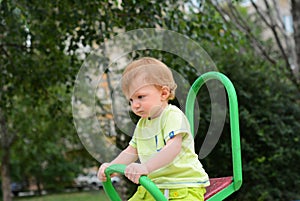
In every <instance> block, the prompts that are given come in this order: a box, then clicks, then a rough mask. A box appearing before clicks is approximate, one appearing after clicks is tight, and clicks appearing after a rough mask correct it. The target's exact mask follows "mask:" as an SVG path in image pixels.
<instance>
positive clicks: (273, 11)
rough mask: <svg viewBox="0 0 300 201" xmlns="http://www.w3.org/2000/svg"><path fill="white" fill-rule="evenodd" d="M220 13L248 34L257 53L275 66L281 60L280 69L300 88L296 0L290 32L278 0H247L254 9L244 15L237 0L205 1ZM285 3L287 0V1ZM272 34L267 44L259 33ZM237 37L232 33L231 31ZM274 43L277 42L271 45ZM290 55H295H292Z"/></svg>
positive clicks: (292, 3)
mask: <svg viewBox="0 0 300 201" xmlns="http://www.w3.org/2000/svg"><path fill="white" fill-rule="evenodd" d="M207 2H208V3H209V4H210V5H212V6H213V7H214V8H215V9H216V11H217V12H218V13H219V14H220V15H221V16H222V19H223V20H224V23H225V24H226V25H228V27H230V28H233V29H235V30H239V31H240V32H241V33H243V34H245V35H246V37H247V38H249V42H250V43H251V44H252V46H253V48H254V49H255V50H256V51H257V55H258V56H260V55H261V56H262V57H263V58H264V59H266V60H267V61H269V62H270V64H271V66H274V65H276V64H277V63H278V61H280V60H283V61H284V62H285V64H284V65H283V64H282V65H280V67H281V68H283V69H284V70H283V72H285V73H287V74H288V75H289V77H290V79H291V81H292V82H294V84H295V85H296V86H297V87H298V89H300V84H299V83H300V81H299V66H300V63H299V33H298V32H299V21H300V17H299V14H298V12H297V11H296V10H297V8H298V7H299V5H298V4H299V2H297V1H291V5H290V6H291V14H292V16H293V25H294V34H293V36H289V34H288V33H287V30H286V29H285V25H284V23H283V20H282V17H283V16H282V15H281V14H280V12H279V1H268V0H264V1H263V2H262V3H261V4H258V3H256V2H255V1H254V0H250V2H251V4H252V6H253V8H254V11H253V12H252V13H251V14H250V15H244V14H243V11H244V12H245V10H244V9H241V7H240V6H239V2H240V1H221V3H219V2H218V1H213V0H210V1H207ZM286 3H287V4H288V1H286ZM266 33H268V34H271V36H270V37H268V39H270V40H272V41H273V42H271V43H270V44H269V45H266V43H264V42H263V40H265V41H266V39H263V37H262V35H263V34H265V35H266ZM232 36H233V37H236V36H235V35H232ZM273 44H276V47H275V48H274V46H273ZM293 55H296V56H295V57H294V56H293Z"/></svg>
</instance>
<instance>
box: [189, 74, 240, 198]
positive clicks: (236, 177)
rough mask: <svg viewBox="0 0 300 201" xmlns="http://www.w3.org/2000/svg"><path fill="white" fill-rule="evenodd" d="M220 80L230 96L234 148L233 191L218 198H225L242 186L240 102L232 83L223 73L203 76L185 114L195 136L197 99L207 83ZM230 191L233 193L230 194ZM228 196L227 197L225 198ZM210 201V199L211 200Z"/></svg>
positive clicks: (225, 191)
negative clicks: (195, 106)
mask: <svg viewBox="0 0 300 201" xmlns="http://www.w3.org/2000/svg"><path fill="white" fill-rule="evenodd" d="M212 79H216V80H219V81H220V82H221V83H222V84H223V85H224V86H225V89H226V91H227V94H228V99H229V118H230V132H231V147H232V163H233V189H231V188H228V189H227V188H226V189H227V190H225V189H224V191H220V192H218V193H217V194H216V196H221V197H222V195H223V196H224V198H226V197H227V196H228V195H230V194H231V193H233V192H234V191H237V190H238V189H239V188H240V187H241V185H242V159H241V147H240V129H239V114H238V102H237V96H236V91H235V89H234V86H233V84H232V82H231V81H230V80H229V79H228V78H227V77H226V76H225V75H224V74H222V73H219V72H208V73H205V74H203V75H201V76H200V77H199V78H198V79H197V80H196V81H195V82H194V84H193V85H192V87H191V89H190V91H189V93H188V97H187V101H186V107H185V114H186V116H187V118H188V120H189V122H190V125H191V132H192V134H193V135H195V134H194V105H195V100H196V97H197V93H198V92H199V90H200V88H201V87H202V86H203V84H204V83H205V82H207V81H208V80H212ZM228 191H232V192H231V193H230V194H228ZM225 196H226V197H225ZM209 200H210V199H209Z"/></svg>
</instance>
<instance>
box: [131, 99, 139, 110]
mask: <svg viewBox="0 0 300 201" xmlns="http://www.w3.org/2000/svg"><path fill="white" fill-rule="evenodd" d="M131 106H132V107H133V108H138V107H140V106H141V104H140V102H139V101H138V100H133V101H132V103H131Z"/></svg>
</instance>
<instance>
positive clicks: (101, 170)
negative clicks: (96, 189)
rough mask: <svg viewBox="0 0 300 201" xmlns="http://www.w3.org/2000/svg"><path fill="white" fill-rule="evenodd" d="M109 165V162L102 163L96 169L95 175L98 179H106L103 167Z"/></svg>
mask: <svg viewBox="0 0 300 201" xmlns="http://www.w3.org/2000/svg"><path fill="white" fill-rule="evenodd" d="M109 166H110V163H103V164H102V165H101V166H100V167H99V170H98V173H97V177H98V179H99V180H100V181H102V182H103V181H106V179H107V178H106V175H105V173H104V171H105V169H106V168H107V167H109Z"/></svg>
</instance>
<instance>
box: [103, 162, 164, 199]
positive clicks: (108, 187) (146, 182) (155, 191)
mask: <svg viewBox="0 0 300 201" xmlns="http://www.w3.org/2000/svg"><path fill="white" fill-rule="evenodd" d="M125 168H126V165H122V164H113V165H111V166H109V167H108V168H106V169H105V175H106V178H107V180H106V181H105V182H103V188H104V191H105V193H106V195H107V196H108V197H109V199H110V200H111V201H122V200H121V198H120V196H119V194H118V193H117V191H116V189H115V188H114V186H113V185H112V183H111V178H110V175H111V174H112V173H120V174H123V175H124V172H125ZM139 182H140V184H141V185H142V186H143V187H144V188H145V189H146V190H147V191H148V192H149V193H150V194H151V195H152V196H153V197H154V199H155V200H157V201H167V199H166V198H165V196H164V195H163V194H162V192H161V191H160V190H159V188H157V186H156V185H155V184H154V183H153V182H152V181H151V180H150V179H149V178H148V177H147V176H141V177H140V180H139Z"/></svg>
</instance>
